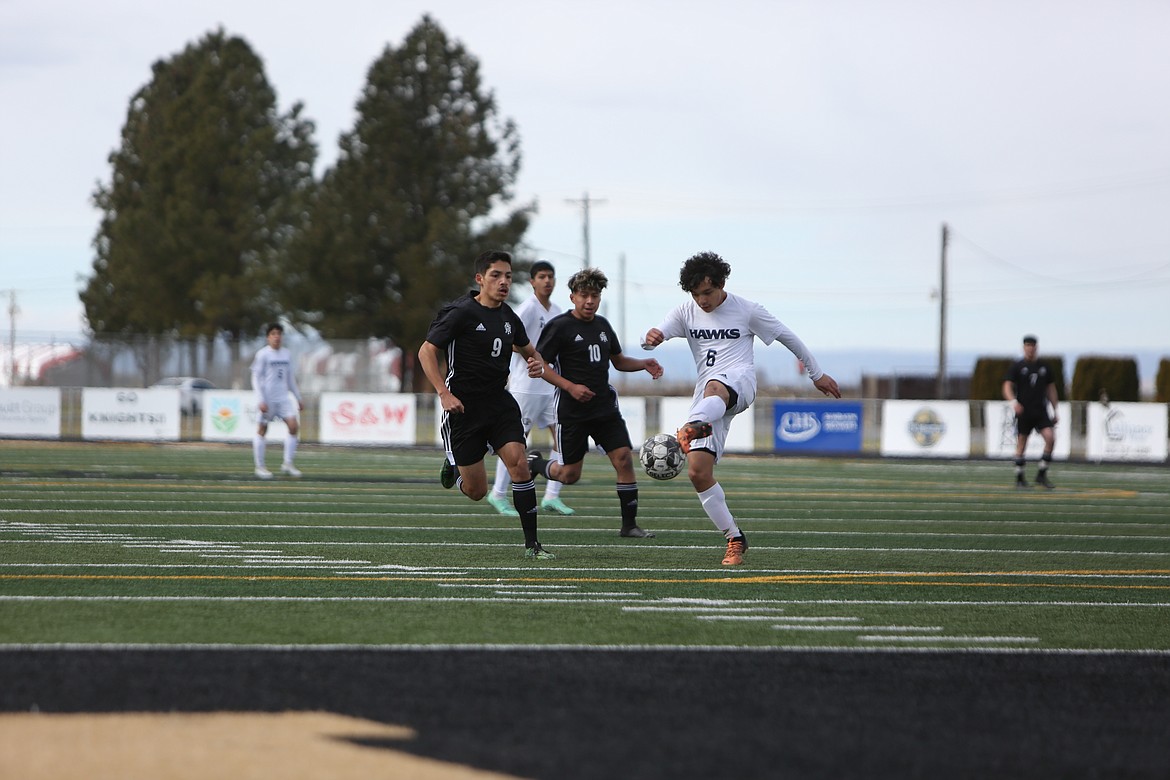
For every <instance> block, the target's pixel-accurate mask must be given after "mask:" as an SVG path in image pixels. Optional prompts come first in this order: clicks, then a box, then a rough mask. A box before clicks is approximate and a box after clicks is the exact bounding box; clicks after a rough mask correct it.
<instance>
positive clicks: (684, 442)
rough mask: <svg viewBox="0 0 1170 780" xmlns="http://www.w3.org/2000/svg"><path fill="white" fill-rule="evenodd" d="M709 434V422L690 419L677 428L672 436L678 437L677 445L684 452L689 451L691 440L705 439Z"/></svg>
mask: <svg viewBox="0 0 1170 780" xmlns="http://www.w3.org/2000/svg"><path fill="white" fill-rule="evenodd" d="M710 435H711V423H709V422H699V421H698V420H691V421H690V422H689V423H687V424H686V425H684V426H683V427H681V428H679V429H678V433H676V434H675V436H674V438H676V439H678V446H679V448H681V449H682V451H683V453H684V454H685V453H688V452H690V451H691V442H693V441H694V440H695V439H705V438H707V437H708V436H710Z"/></svg>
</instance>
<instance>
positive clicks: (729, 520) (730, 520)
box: [699, 482, 740, 539]
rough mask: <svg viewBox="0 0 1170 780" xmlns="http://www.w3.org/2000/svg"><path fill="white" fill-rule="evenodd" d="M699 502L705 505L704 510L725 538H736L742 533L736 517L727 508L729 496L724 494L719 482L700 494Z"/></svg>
mask: <svg viewBox="0 0 1170 780" xmlns="http://www.w3.org/2000/svg"><path fill="white" fill-rule="evenodd" d="M699 503H701V504H702V505H703V511H704V512H706V513H707V517H709V518H711V522H712V523H714V524H715V527H716V528H718V529H719V530H720V531H722V532H723V536H724V537H725V538H727V539H734V538H735V537H737V536H739V535H740V533H739V526H737V525H736V524H735V518H734V517H732V516H731V510H730V509H728V508H727V496H725V495H724V494H723V487H722V486H721V485H720V484H719V483H718V482H716V483H715V484H714V485H712V486H711V487H709V488H707V489H706V490H704V491H703V492H702V493H700V494H699Z"/></svg>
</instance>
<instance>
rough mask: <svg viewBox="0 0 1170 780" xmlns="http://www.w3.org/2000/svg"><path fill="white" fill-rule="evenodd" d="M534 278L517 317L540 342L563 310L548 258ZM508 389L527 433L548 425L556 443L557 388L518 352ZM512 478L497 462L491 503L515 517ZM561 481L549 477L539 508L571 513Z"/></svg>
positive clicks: (539, 264) (552, 457)
mask: <svg viewBox="0 0 1170 780" xmlns="http://www.w3.org/2000/svg"><path fill="white" fill-rule="evenodd" d="M529 275H530V276H531V278H532V293H533V295H532V297H531V298H529V299H528V300H526V301H525V302H524V303H522V304H520V305H519V306H517V307H516V308H515V312H516V316H517V317H519V318H520V321H521V322H523V323H524V330H525V331H527V333H528V338H529V339H531V340H532V343H533V344H536V343H537V342H539V341H540V333H541V331H543V330H544V324H545V323H546V322H548V321H549V320H551V319H552V318H553V317H555V316H557V315H558V314H560V313H561V307H560V306H557V305H556V304H555V303H553V302H552V300H551V298H552V291H553V288H554V287H556V284H557V272H556V269H554V268H553V266H552V263H550V262H548V261H547V260H537V261H536V262H535V263H533V264H532V268H531V269H530V270H529ZM508 392H509V393H511V394H512V397H513V398H515V399H516V403H517V404H518V405H519V406H520V419H521V422H523V423H524V436H525V438H528V437H530V436H531V435H532V431H533V430H534V429H536V428H547V429H548V431H549V434H550V435H551V436H552V440H553V442H554V444H555V442H556V440H557V436H556V426H557V411H556V397H557V389H556V387H554V386H553V385H550V384H549V383H548V382H546V381H544V380H543V379H541V378H540V377H537V378H535V379H533V378H532V377H530V376H529V375H528V363H527V362H526V361H525V360H524V358H523V357H521V356H520V355H519V354H513V355H512V367H511V370H510V373H509V375H508ZM559 457H560V453H559V452H556V451H553V452H551V453H550V454H549V457H548V459H549V460H550V461H552V460H559ZM511 484H512V477H511V476H510V475H509V474H508V467H507V466H505V465H504V462H503V461H502V460H497V461H496V482H495V484H494V485H493V486H492V491H491V493H489V494H488V503H489V504H491V505H492V506H493V507H495V508H496V511H497V512H499V513H500V514H501V515H509V516H513V517H515V516H516V514H517V512H516V510H515V509H513V508H512V505H511V504H509V503H508V498H507V496H508V488H509V486H510V485H511ZM561 485H562V483H560V482H556V481H555V480H549V481H548V482H547V483H545V486H544V498H543V499H542V500H541V502H540V508H541V509H545V510H548V511H551V512H556V513H557V514H562V515H571V514H573V510H572V509H571V508H570V507H568V506H567V505H566V504H565V502H563V501H561V497H560V496H561Z"/></svg>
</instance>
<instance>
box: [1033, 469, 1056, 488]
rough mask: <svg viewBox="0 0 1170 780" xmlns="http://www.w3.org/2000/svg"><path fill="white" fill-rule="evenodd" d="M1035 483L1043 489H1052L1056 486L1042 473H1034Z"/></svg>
mask: <svg viewBox="0 0 1170 780" xmlns="http://www.w3.org/2000/svg"><path fill="white" fill-rule="evenodd" d="M1036 484H1037V485H1038V486H1040V487H1042V488H1044V489H1045V490H1053V489H1055V488H1056V485H1053V484H1052V483H1051V482H1049V481H1048V475H1047V474H1044V473H1040V474H1037V475H1036Z"/></svg>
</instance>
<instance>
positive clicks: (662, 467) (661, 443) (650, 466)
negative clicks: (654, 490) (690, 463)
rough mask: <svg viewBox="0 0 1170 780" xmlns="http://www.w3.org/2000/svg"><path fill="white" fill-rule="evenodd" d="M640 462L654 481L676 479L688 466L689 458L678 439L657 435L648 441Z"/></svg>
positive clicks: (643, 445) (661, 434)
mask: <svg viewBox="0 0 1170 780" xmlns="http://www.w3.org/2000/svg"><path fill="white" fill-rule="evenodd" d="M638 460H640V461H642V468H644V469H646V473H647V474H649V475H650V476H652V477H654V479H674V478H675V477H677V476H678V475H679V474H681V473H682V470H683V469H685V468H686V466H687V456H686V455H684V454H683V451H682V447H680V446H679V445H678V439H676V438H674V437H673V436H671V435H670V434H669V433H656V434H654V435H653V436H651V437H650V438H649V439H647V440H646V441H645V442H644V443H643V444H642V451H641V452H639V453H638Z"/></svg>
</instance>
